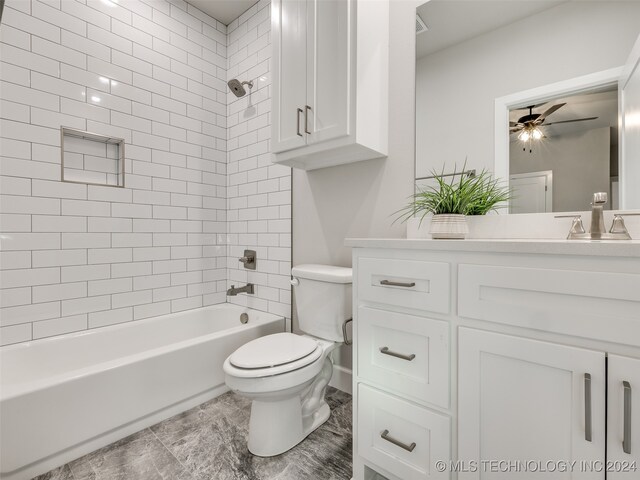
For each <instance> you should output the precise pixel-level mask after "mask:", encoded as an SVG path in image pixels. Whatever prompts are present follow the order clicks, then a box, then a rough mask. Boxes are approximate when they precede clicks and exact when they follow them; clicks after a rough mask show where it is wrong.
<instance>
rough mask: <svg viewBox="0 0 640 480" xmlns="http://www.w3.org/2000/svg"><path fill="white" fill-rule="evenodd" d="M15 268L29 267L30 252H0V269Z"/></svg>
mask: <svg viewBox="0 0 640 480" xmlns="http://www.w3.org/2000/svg"><path fill="white" fill-rule="evenodd" d="M2 228H3V229H4V225H2ZM16 268H31V252H25V251H18V252H0V270H10V269H16Z"/></svg>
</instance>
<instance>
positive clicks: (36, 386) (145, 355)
mask: <svg viewBox="0 0 640 480" xmlns="http://www.w3.org/2000/svg"><path fill="white" fill-rule="evenodd" d="M216 307H217V308H216ZM223 307H225V308H228V307H232V309H233V310H237V311H238V313H248V312H250V311H254V312H259V313H262V314H265V315H267V317H266V318H264V319H261V321H259V322H257V323H256V322H255V321H254V322H253V323H251V322H249V323H246V324H241V323H239V322H238V323H239V324H238V325H236V326H233V327H231V328H225V329H221V330H218V331H216V332H212V333H208V334H206V335H199V336H196V337H192V338H188V339H186V340H182V341H180V342H173V343H168V344H166V345H162V346H159V347H155V348H151V349H147V350H144V351H142V352H137V353H133V354H130V355H125V356H122V357H118V358H115V359H111V360H107V361H103V362H99V363H94V364H92V365H88V366H85V367H81V368H77V369H74V370H69V371H66V372H63V373H59V374H56V375H52V376H48V377H46V378H44V379H39V380H33V381H29V382H24V383H20V384H17V385H15V386H7V385H1V384H0V404H1V403H2V402H4V401H5V400H11V399H14V398H17V397H20V396H22V395H26V394H29V393H33V392H37V391H40V390H45V389H47V388H51V387H53V386H58V385H64V384H67V383H70V382H73V381H76V380H79V379H81V378H85V377H87V376H89V375H91V374H94V373H97V372H106V371H110V370H114V369H116V368H119V367H122V366H125V365H129V364H133V363H137V362H141V361H143V360H147V359H149V358H152V357H155V356H159V354H161V353H171V352H175V351H178V350H183V349H185V348H188V347H192V346H195V345H199V344H202V343H206V342H208V341H210V340H212V339H213V338H219V337H224V336H228V335H231V334H233V333H235V332H237V331H239V330H246V329H248V328H253V327H257V326H259V325H264V324H265V323H270V322H275V321H278V320H285V317H284V316H282V315H277V314H275V313H269V312H265V311H263V310H258V309H255V308H250V307H244V306H242V305H236V304H233V303H220V304H216V305H208V306H206V307H200V308H197V309H190V310H183V311H180V312H175V313H167V314H164V315H157V316H155V317H149V318H144V319H141V320H133V321H129V322H122V323H117V324H114V325H107V326H105V327H99V328H95V329H91V330H81V331H79V332H71V333H68V334H63V335H56V336H52V337H45V338H39V339H37V340H31V341H29V342H23V343H18V344H15V345H6V346H4V347H2V350H3V351H7V350H9V351H10V350H19V349H25V348H28V347H30V346H33V344H34V343H36V342H37V344H38V345H39V344H43V343H45V342H53V341H59V340H60V339H61V338H63V337H64V338H78V337H82V336H86V335H95V334H99V333H101V332H104V331H105V330H106V329H109V330H120V329H124V328H127V327H130V326H131V325H133V324H134V323H135V324H136V325H140V323H142V322H144V323H151V322H153V321H154V320H157V319H159V318H163V317H168V316H172V315H175V316H180V315H181V314H185V313H189V312H191V311H193V310H200V309H211V310H219V309H222V308H223ZM138 322H140V323H138ZM0 381H1V380H0Z"/></svg>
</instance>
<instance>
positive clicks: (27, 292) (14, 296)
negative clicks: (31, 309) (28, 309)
mask: <svg viewBox="0 0 640 480" xmlns="http://www.w3.org/2000/svg"><path fill="white" fill-rule="evenodd" d="M30 303H31V287H19V288H3V289H2V290H0V308H6V307H15V306H17V305H28V304H30Z"/></svg>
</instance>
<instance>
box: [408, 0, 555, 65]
mask: <svg viewBox="0 0 640 480" xmlns="http://www.w3.org/2000/svg"><path fill="white" fill-rule="evenodd" d="M561 3H565V0H518V1H514V0H460V1H451V0H431V1H429V2H427V3H425V4H424V5H421V6H419V7H418V8H417V13H418V15H420V18H422V20H423V21H424V22H425V23H426V24H427V28H428V30H427V31H426V32H424V33H421V34H419V35H417V36H416V57H417V58H421V57H424V56H425V55H429V54H431V53H434V52H437V51H439V50H443V49H445V48H447V47H451V46H453V45H457V44H458V43H461V42H464V41H465V40H469V39H471V38H473V37H477V36H478V35H482V34H483V33H487V32H489V31H491V30H495V29H497V28H500V27H503V26H505V25H508V24H510V23H513V22H516V21H518V20H522V19H523V18H525V17H528V16H531V15H534V14H536V13H539V12H542V11H543V10H547V9H549V8H552V7H555V6H556V5H559V4H561Z"/></svg>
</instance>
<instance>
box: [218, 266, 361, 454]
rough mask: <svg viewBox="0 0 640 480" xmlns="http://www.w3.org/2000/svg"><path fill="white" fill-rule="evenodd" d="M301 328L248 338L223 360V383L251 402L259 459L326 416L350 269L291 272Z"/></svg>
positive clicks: (346, 312) (252, 441) (347, 307)
mask: <svg viewBox="0 0 640 480" xmlns="http://www.w3.org/2000/svg"><path fill="white" fill-rule="evenodd" d="M291 274H292V276H293V279H292V280H291V284H292V285H293V287H294V291H295V299H296V312H297V314H298V322H299V326H300V330H302V331H303V332H305V333H304V335H295V334H293V333H276V334H274V335H267V336H265V337H261V338H258V339H256V340H252V341H251V342H249V343H247V344H245V345H243V346H242V347H240V348H238V349H237V350H236V351H235V352H233V353H232V354H231V355H229V357H228V358H227V359H226V360H225V362H224V372H225V381H226V383H227V385H228V386H229V388H231V389H232V390H233V391H234V392H236V393H238V394H239V395H243V396H245V397H247V398H250V399H251V400H252V401H253V402H252V404H251V421H250V423H249V445H248V447H249V451H250V452H251V453H253V454H254V455H258V456H261V457H271V456H273V455H279V454H281V453H283V452H286V451H287V450H289V449H290V448H292V447H294V446H295V445H297V444H298V443H300V442H301V441H302V440H304V439H305V437H306V436H307V435H309V434H310V433H311V432H313V431H314V430H315V429H316V428H318V427H319V426H320V425H322V424H323V423H324V422H325V421H326V420H327V419H328V418H329V415H330V411H329V406H328V405H327V403H326V402H325V400H324V394H325V390H326V388H327V384H328V383H329V380H331V374H332V373H333V363H332V361H331V357H330V353H331V352H332V351H333V350H334V349H335V348H336V346H337V345H339V344H340V343H342V342H343V335H342V324H343V323H344V321H345V320H348V319H349V318H351V269H350V268H343V267H332V266H328V265H299V266H297V267H294V268H293V269H292V270H291Z"/></svg>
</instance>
